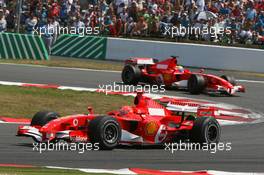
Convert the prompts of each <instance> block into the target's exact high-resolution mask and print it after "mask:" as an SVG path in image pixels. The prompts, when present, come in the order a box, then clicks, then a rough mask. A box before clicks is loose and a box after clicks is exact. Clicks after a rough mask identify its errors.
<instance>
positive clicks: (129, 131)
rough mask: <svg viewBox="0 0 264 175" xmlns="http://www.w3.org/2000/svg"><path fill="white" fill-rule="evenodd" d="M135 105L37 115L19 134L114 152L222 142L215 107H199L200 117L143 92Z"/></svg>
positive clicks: (38, 139) (19, 129) (41, 139)
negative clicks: (130, 147)
mask: <svg viewBox="0 0 264 175" xmlns="http://www.w3.org/2000/svg"><path fill="white" fill-rule="evenodd" d="M134 103H135V105H134V106H123V107H122V108H120V109H119V110H117V111H111V112H109V113H108V114H107V115H104V116H102V115H95V114H94V113H93V110H92V109H91V108H89V109H88V110H89V114H77V115H71V116H66V117H60V118H58V114H57V113H55V112H38V113H37V114H35V116H34V117H33V119H32V121H31V125H30V126H19V128H18V132H17V135H18V136H27V137H32V138H33V139H34V140H35V141H38V142H48V141H50V142H51V141H58V140H65V141H69V142H91V143H94V144H95V143H98V144H99V148H100V149H114V148H115V147H116V146H118V145H119V144H126V145H127V144H131V145H137V144H139V145H145V144H164V143H171V142H174V141H176V140H179V139H180V138H181V140H182V139H183V138H184V140H185V141H190V142H193V143H200V144H204V143H206V144H212V143H214V144H216V143H218V142H219V140H220V135H221V128H220V125H219V124H218V122H217V120H216V119H215V115H216V111H215V110H214V109H212V108H208V107H200V108H199V109H198V112H197V115H195V116H194V115H186V113H185V112H179V111H177V110H175V111H174V110H173V106H170V109H167V108H166V107H164V105H162V104H161V102H157V101H154V100H153V99H151V98H148V97H145V96H144V95H143V94H142V93H138V94H137V96H136V97H135V99H134Z"/></svg>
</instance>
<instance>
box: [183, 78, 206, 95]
mask: <svg viewBox="0 0 264 175" xmlns="http://www.w3.org/2000/svg"><path fill="white" fill-rule="evenodd" d="M187 86H188V90H189V92H190V93H191V94H200V93H202V92H203V90H204V88H205V86H206V81H205V79H204V77H203V76H202V75H197V74H192V75H191V77H190V78H189V80H188V85H187Z"/></svg>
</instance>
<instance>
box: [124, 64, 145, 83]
mask: <svg viewBox="0 0 264 175" xmlns="http://www.w3.org/2000/svg"><path fill="white" fill-rule="evenodd" d="M140 74H141V72H140V69H139V68H138V67H137V66H133V65H126V66H125V67H124V69H123V71H122V81H123V82H124V83H125V84H128V85H137V84H138V82H139V79H140Z"/></svg>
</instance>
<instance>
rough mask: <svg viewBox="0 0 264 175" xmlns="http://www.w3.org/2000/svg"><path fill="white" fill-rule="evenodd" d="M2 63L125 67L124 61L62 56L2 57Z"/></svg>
mask: <svg viewBox="0 0 264 175" xmlns="http://www.w3.org/2000/svg"><path fill="white" fill-rule="evenodd" d="M0 63H14V64H32V65H42V66H50V67H70V68H72V67H74V68H84V69H98V70H117V71H121V70H122V68H123V65H124V64H123V63H122V62H117V61H104V60H92V59H77V58H61V57H53V56H50V60H49V61H46V60H27V59H23V60H16V59H0Z"/></svg>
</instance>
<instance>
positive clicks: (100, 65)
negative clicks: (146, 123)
mask: <svg viewBox="0 0 264 175" xmlns="http://www.w3.org/2000/svg"><path fill="white" fill-rule="evenodd" d="M164 59H166V58H164ZM5 63H6V64H9V63H11V64H29V65H40V66H49V67H67V68H82V69H96V70H111V71H122V69H123V67H124V62H121V61H109V60H107V61H106V60H93V59H78V58H65V57H58V56H50V60H49V61H46V60H27V59H24V60H16V59H0V64H5ZM205 66H206V65H205ZM186 68H188V67H186ZM197 70H198V68H194V71H197ZM208 70H215V69H208ZM216 71H219V70H216ZM225 72H226V73H227V74H230V75H234V76H246V77H259V78H264V74H263V73H255V72H243V71H232V70H225Z"/></svg>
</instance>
